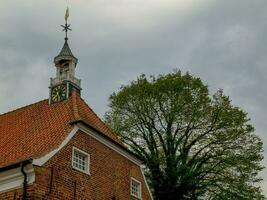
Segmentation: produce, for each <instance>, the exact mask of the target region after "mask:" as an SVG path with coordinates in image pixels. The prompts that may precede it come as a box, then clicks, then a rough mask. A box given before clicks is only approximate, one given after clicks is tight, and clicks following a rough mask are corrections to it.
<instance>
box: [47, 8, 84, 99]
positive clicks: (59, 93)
mask: <svg viewBox="0 0 267 200" xmlns="http://www.w3.org/2000/svg"><path fill="white" fill-rule="evenodd" d="M68 17H69V8H67V10H66V14H65V25H61V27H63V31H64V32H65V42H64V45H63V47H62V49H61V51H60V52H59V54H58V55H57V56H56V57H55V58H54V63H55V67H56V77H55V78H50V86H49V89H50V94H49V103H50V104H52V103H57V102H60V101H63V100H66V99H68V98H69V97H70V96H71V94H72V93H73V91H76V92H77V95H81V89H82V88H81V80H80V79H78V78H76V76H75V69H76V65H77V62H78V59H77V58H76V57H75V56H74V55H73V54H72V52H71V50H70V47H69V44H68V31H71V29H70V24H68Z"/></svg>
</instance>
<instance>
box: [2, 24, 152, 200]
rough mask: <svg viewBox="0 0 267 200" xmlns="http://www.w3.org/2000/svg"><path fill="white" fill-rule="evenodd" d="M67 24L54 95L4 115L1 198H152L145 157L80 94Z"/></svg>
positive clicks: (53, 80) (57, 59)
mask: <svg viewBox="0 0 267 200" xmlns="http://www.w3.org/2000/svg"><path fill="white" fill-rule="evenodd" d="M68 28H69V25H67V23H66V24H65V26H64V29H65V31H66V37H65V43H64V45H63V48H62V50H61V52H60V53H59V55H58V56H56V57H55V59H54V63H55V66H56V77H55V78H51V80H50V87H49V88H50V95H49V99H47V100H43V101H40V102H37V103H34V104H32V105H28V106H25V107H22V108H19V109H17V110H14V111H11V112H8V113H5V114H2V115H0V200H2V199H3V200H18V199H23V200H25V199H36V200H39V199H40V200H41V199H42V200H44V199H47V200H48V199H49V200H61V199H64V200H75V199H77V200H78V199H81V200H115V199H116V200H128V199H133V200H134V199H142V200H151V199H152V197H151V194H150V192H149V188H148V186H147V183H146V180H145V177H144V175H143V172H142V169H141V165H142V162H141V160H140V159H138V157H137V156H136V155H134V154H132V153H131V152H130V151H129V150H128V149H127V148H126V147H125V146H124V144H123V143H122V142H121V141H120V140H119V139H118V138H117V136H116V135H115V134H114V133H113V132H112V131H111V130H110V129H109V128H108V127H107V126H106V125H105V124H104V123H103V122H102V121H101V119H99V118H98V117H97V115H96V114H95V113H94V112H93V110H92V109H91V108H90V107H89V106H88V105H87V104H86V102H85V101H84V100H83V99H82V98H81V81H80V80H79V79H77V78H76V77H75V68H76V65H77V61H78V60H77V58H75V57H74V56H73V54H72V52H71V50H70V48H69V45H68V38H67V31H68Z"/></svg>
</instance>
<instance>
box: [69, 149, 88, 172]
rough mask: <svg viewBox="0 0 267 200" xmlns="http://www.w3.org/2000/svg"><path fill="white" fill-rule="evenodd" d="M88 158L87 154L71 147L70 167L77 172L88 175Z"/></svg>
mask: <svg viewBox="0 0 267 200" xmlns="http://www.w3.org/2000/svg"><path fill="white" fill-rule="evenodd" d="M89 164H90V156H89V154H88V153H86V152H84V151H82V150H80V149H77V148H76V147H73V151H72V167H73V168H74V169H76V170H78V171H81V172H84V173H86V174H90V171H89Z"/></svg>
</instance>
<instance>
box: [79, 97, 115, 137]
mask: <svg viewBox="0 0 267 200" xmlns="http://www.w3.org/2000/svg"><path fill="white" fill-rule="evenodd" d="M80 99H81V100H82V101H83V103H84V104H85V105H86V106H87V107H88V108H89V110H90V111H92V113H93V115H95V116H96V118H97V119H98V120H99V121H100V122H101V123H102V124H103V125H104V126H105V127H106V128H108V129H109V130H110V131H111V132H112V133H113V134H114V135H115V136H116V137H118V135H117V134H116V133H115V132H114V131H113V130H112V129H111V128H110V127H109V126H108V125H107V124H106V123H104V122H103V120H102V119H101V118H100V117H99V116H98V115H97V114H96V112H95V111H94V110H93V109H92V108H91V107H90V106H89V105H88V104H87V103H86V102H85V101H84V99H83V98H80Z"/></svg>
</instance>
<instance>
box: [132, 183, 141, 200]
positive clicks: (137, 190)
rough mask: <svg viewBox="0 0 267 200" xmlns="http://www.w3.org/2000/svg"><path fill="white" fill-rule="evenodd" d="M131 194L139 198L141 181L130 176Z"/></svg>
mask: <svg viewBox="0 0 267 200" xmlns="http://www.w3.org/2000/svg"><path fill="white" fill-rule="evenodd" d="M131 195H132V196H134V197H136V198H138V199H141V196H142V195H141V182H139V181H138V180H136V179H134V178H131Z"/></svg>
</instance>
